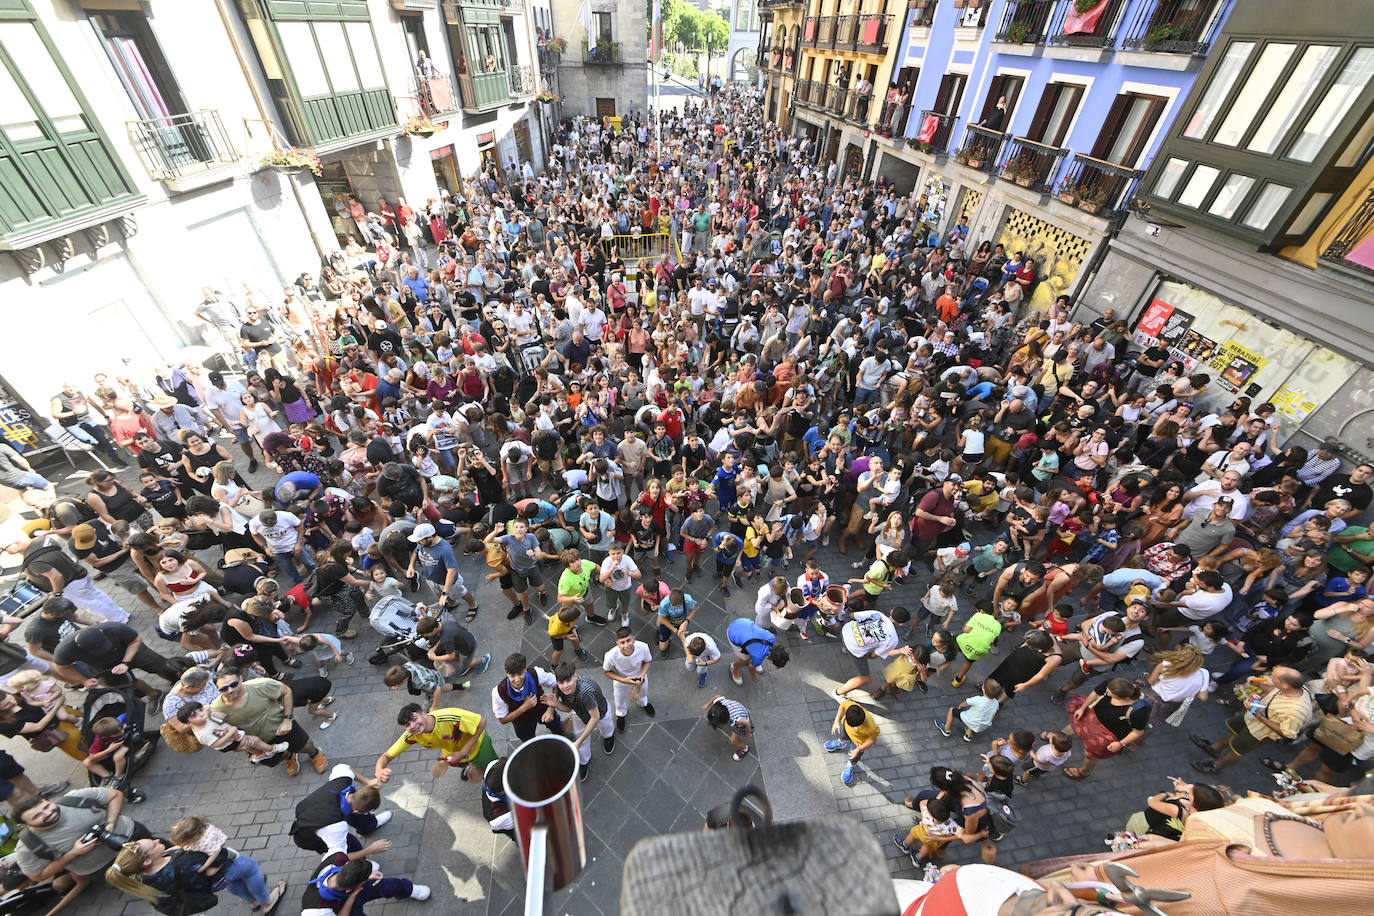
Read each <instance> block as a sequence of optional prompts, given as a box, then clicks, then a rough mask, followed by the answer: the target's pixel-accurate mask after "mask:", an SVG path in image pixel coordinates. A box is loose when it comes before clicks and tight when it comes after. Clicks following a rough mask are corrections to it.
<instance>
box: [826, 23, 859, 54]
mask: <svg viewBox="0 0 1374 916" xmlns="http://www.w3.org/2000/svg"><path fill="white" fill-rule="evenodd" d="M858 34H859V17H858V16H853V15H850V16H836V17H835V29H834V34H833V35H832V36H831V41H830V46H831V47H832V48H834V49H835V50H836V51H852V50H853V49H854V38H855V36H857V35H858Z"/></svg>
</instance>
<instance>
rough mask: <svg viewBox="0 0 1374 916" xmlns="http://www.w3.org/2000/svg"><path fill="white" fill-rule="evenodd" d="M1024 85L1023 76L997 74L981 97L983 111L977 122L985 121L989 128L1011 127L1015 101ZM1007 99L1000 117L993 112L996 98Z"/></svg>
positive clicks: (1003, 128)
mask: <svg viewBox="0 0 1374 916" xmlns="http://www.w3.org/2000/svg"><path fill="white" fill-rule="evenodd" d="M1025 85H1026V78H1025V77H1024V76H1012V75H1010V74H999V75H997V76H994V77H993V78H992V81H991V82H990V83H988V94H987V96H986V97H985V98H984V99H983V111H982V114H980V115H979V116H978V121H979V122H986V126H987V127H988V129H989V130H1001V131H1007V130H1010V129H1011V116H1012V114H1013V113H1014V112H1015V111H1016V103H1017V102H1018V101H1020V99H1021V89H1022V87H1023V86H1025ZM1002 98H1005V99H1006V100H1007V106H1006V110H1005V111H1004V112H1003V113H1002V116H1001V117H998V116H996V115H994V114H993V112H995V111H996V110H997V100H998V99H1002Z"/></svg>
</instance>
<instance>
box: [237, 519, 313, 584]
mask: <svg viewBox="0 0 1374 916" xmlns="http://www.w3.org/2000/svg"><path fill="white" fill-rule="evenodd" d="M300 527H301V520H300V519H298V518H296V516H294V515H292V514H291V513H290V512H278V511H277V510H275V509H265V510H263V511H262V512H259V513H258V517H257V518H255V519H253V520H252V521H250V522H249V523H248V533H249V534H251V535H252V536H253V540H255V541H257V542H258V546H260V547H262V549H263V552H264V553H266V554H267V555H268V556H269V557H271V558H272V559H273V560H275V561H276V564H277V568H278V569H280V570H281V571H282V573H283V574H284V575H286V576H288V577H289V578H290V579H291V581H292V582H294V583H297V584H299V583H300V581H301V574H300V571H299V570H298V569H296V561H297V560H299V561H300V562H301V563H303V564H304V565H305V568H306V569H314V568H315V560H314V559H313V558H312V557H311V556H310V554H309V553H307V552H305V551H303V550H301V538H300V532H299V531H298V529H299V528H300Z"/></svg>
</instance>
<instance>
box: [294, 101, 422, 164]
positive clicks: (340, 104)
mask: <svg viewBox="0 0 1374 916" xmlns="http://www.w3.org/2000/svg"><path fill="white" fill-rule="evenodd" d="M300 101H301V110H302V111H303V113H304V115H305V129H306V136H305V137H301V138H298V139H297V141H296V145H297V146H310V147H314V149H315V152H316V153H327V152H331V151H333V150H337V149H341V148H343V147H345V146H349V145H355V144H357V143H359V142H363V141H366V140H368V139H370V138H372V137H376V136H379V135H382V134H385V133H387V132H390V131H399V130H400V127H399V126H398V125H397V123H396V104H395V100H394V99H393V98H392V96H391V93H390V92H388V91H387V90H386V89H355V90H351V91H348V92H336V93H333V94H330V95H316V96H305V97H304V98H302V99H301V100H300Z"/></svg>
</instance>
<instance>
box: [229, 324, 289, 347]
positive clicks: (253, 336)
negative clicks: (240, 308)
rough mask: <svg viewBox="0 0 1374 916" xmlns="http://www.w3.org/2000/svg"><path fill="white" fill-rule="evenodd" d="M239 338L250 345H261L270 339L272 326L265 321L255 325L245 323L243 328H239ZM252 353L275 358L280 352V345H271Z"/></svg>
mask: <svg viewBox="0 0 1374 916" xmlns="http://www.w3.org/2000/svg"><path fill="white" fill-rule="evenodd" d="M239 337H240V338H241V339H243V340H247V341H250V342H252V343H262V342H264V341H268V340H271V339H272V326H271V325H270V324H268V323H267V322H266V321H259V322H258V323H257V324H249V323H248V322H246V321H245V322H244V323H243V326H242V327H240V328H239ZM254 352H256V353H266V354H267V355H269V356H276V355H277V354H278V353H280V352H281V345H280V344H277V343H272V344H269V345H267V346H266V347H259V348H257V349H255V350H254Z"/></svg>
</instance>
